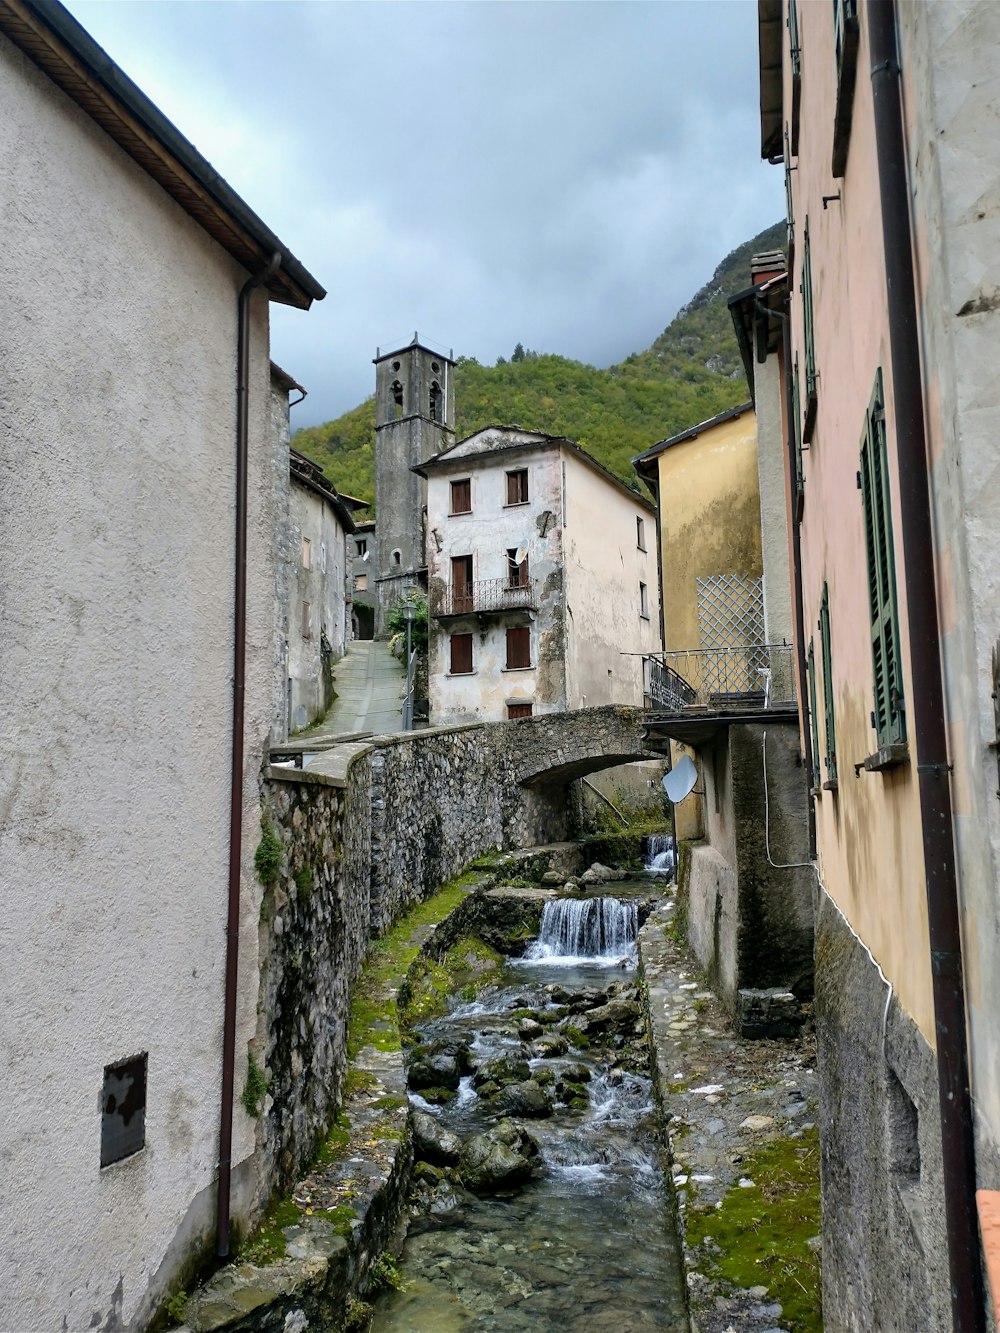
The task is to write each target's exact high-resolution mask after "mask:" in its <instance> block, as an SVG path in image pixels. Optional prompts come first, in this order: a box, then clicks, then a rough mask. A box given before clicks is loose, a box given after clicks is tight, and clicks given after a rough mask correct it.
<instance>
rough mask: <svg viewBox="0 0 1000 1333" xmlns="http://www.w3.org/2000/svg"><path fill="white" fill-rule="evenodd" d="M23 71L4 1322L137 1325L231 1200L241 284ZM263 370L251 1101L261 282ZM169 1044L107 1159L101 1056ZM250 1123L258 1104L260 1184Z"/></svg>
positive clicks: (13, 477) (260, 735) (4, 533)
mask: <svg viewBox="0 0 1000 1333" xmlns="http://www.w3.org/2000/svg"><path fill="white" fill-rule="evenodd" d="M0 66H2V76H0V178H2V179H3V180H4V181H6V182H7V183H8V185H9V187H10V188H8V190H7V191H6V192H5V194H4V196H3V199H2V202H0V213H2V218H3V228H4V247H5V256H6V260H5V262H6V279H5V283H4V314H3V318H2V320H0V364H2V366H3V387H2V396H3V410H2V412H0V449H2V453H0V467H2V485H3V495H4V500H3V505H2V507H0V571H2V573H0V578H2V580H3V604H4V609H5V631H4V635H3V637H2V648H0V653H2V661H0V680H2V682H3V686H2V688H3V693H4V704H3V707H2V708H0V746H2V750H3V754H4V765H3V775H2V777H0V882H2V883H3V885H4V890H5V892H4V912H3V917H2V931H3V952H4V956H5V958H6V959H7V966H6V967H5V972H4V975H5V980H6V985H5V987H4V1002H3V1004H2V1005H0V1068H2V1071H3V1072H2V1076H3V1080H4V1086H5V1102H6V1106H7V1110H8V1114H6V1115H5V1117H4V1118H3V1128H2V1130H0V1141H2V1157H3V1162H4V1168H3V1173H2V1179H0V1214H2V1221H3V1234H4V1243H3V1245H2V1247H0V1326H2V1327H3V1328H9V1329H15V1328H16V1329H25V1330H28V1329H30V1330H36V1329H37V1330H40V1329H56V1328H68V1329H82V1328H89V1327H92V1326H95V1325H97V1324H100V1323H102V1321H107V1323H106V1325H104V1326H108V1327H111V1326H114V1327H122V1328H131V1327H135V1326H137V1325H138V1324H140V1323H142V1322H144V1316H145V1314H146V1313H147V1312H148V1304H147V1300H148V1298H150V1296H151V1295H154V1294H155V1292H156V1289H157V1286H158V1287H159V1291H160V1294H161V1295H162V1284H163V1283H164V1282H167V1281H169V1277H170V1270H171V1267H172V1264H173V1261H174V1259H175V1258H176V1257H178V1256H177V1253H176V1251H171V1246H172V1243H173V1242H174V1240H175V1237H176V1236H177V1235H178V1232H179V1231H180V1230H182V1229H184V1228H188V1229H189V1231H190V1232H191V1233H196V1232H197V1231H198V1229H199V1227H200V1226H201V1225H202V1222H205V1223H207V1224H208V1225H210V1224H211V1209H212V1206H213V1194H214V1190H213V1185H212V1182H213V1178H214V1172H215V1165H216V1160H217V1155H218V1121H219V1086H220V1076H221V1054H220V1052H221V1030H222V1010H223V970H224V960H225V946H226V933H225V915H226V888H227V875H228V869H227V867H228V857H227V849H228V822H229V782H228V772H229V762H230V760H229V755H230V727H231V715H232V704H231V672H232V629H231V626H232V600H233V563H234V562H233V522H234V518H233V515H234V448H235V445H234V437H235V401H236V301H237V294H238V291H239V288H240V286H241V284H242V283H243V281H245V278H246V274H245V273H244V272H243V271H242V270H241V269H240V268H239V267H238V266H237V265H236V264H235V263H233V261H232V260H231V259H230V258H229V257H228V256H227V255H226V254H225V253H224V252H223V251H222V250H221V249H220V248H219V247H218V246H217V245H216V244H215V243H214V242H212V241H210V240H209V239H208V238H207V237H206V236H205V234H204V233H203V232H202V231H201V230H200V229H199V228H198V227H197V226H196V225H195V224H194V223H193V222H192V221H191V220H190V219H189V218H188V217H187V216H186V215H185V214H183V213H182V212H181V211H180V209H179V208H177V207H176V206H175V205H174V204H173V203H172V202H171V201H170V200H169V199H168V198H167V196H166V195H165V194H164V193H163V191H162V190H161V189H160V188H159V187H157V186H156V185H155V184H153V183H152V182H151V181H150V180H149V179H148V178H147V177H146V176H145V175H144V173H143V172H142V171H141V170H140V169H139V168H138V167H137V166H136V165H135V164H134V163H133V162H132V161H131V160H129V159H127V158H126V157H125V156H124V155H123V154H122V153H121V151H120V150H119V149H118V148H117V147H115V146H114V145H113V144H112V143H111V142H110V141H109V140H107V139H106V138H105V137H104V136H103V134H102V133H101V132H100V131H99V130H98V129H97V128H96V127H95V126H94V125H93V123H92V122H91V121H90V120H89V119H88V118H87V117H85V116H84V114H83V113H82V112H81V111H79V110H78V109H77V108H76V106H74V105H72V104H70V103H69V102H68V101H67V99H66V98H65V97H64V96H63V95H62V94H61V93H60V92H58V91H57V90H56V89H55V88H54V87H53V86H52V85H51V84H49V83H48V81H47V80H46V79H45V78H44V77H43V76H42V75H40V74H39V73H38V72H37V71H36V70H35V69H34V67H33V66H31V65H29V64H28V62H27V61H26V60H25V59H24V58H23V57H22V56H21V55H20V54H19V53H17V52H15V51H14V50H13V49H12V48H11V47H10V45H9V44H8V42H7V41H6V39H4V38H2V37H0ZM251 367H252V383H251V386H250V390H251V391H250V414H251V415H250V469H251V470H250V522H249V555H248V566H249V606H248V623H249V642H248V658H247V722H246V739H247V751H246V765H245V770H244V772H245V778H244V797H245V815H244V821H243V858H244V874H243V909H242V913H241V926H240V950H241V985H240V999H239V1013H238V1025H237V1061H236V1080H237V1082H236V1091H237V1097H238V1096H239V1092H240V1090H241V1089H242V1085H243V1080H244V1077H245V1072H246V1058H247V1057H246V1052H247V1041H248V1039H249V1038H250V1037H251V1036H252V1034H253V1032H254V1029H255V1026H256V1000H257V982H256V975H257V966H256V950H257V944H256V939H257V915H258V908H259V898H258V893H257V887H256V884H255V882H254V878H253V853H254V848H255V846H256V844H257V841H258V838H259V806H258V792H257V774H258V772H259V769H260V763H261V756H262V748H263V744H264V741H265V739H266V736H267V732H268V725H269V712H270V708H269V696H270V687H271V671H272V638H273V616H272V601H271V598H272V582H271V573H270V565H269V560H270V555H269V552H270V550H271V541H272V537H271V532H272V526H273V514H272V513H271V503H270V499H269V496H270V493H271V487H270V478H269V477H268V475H267V459H268V449H269V444H268V429H269V423H268V352H267V309H266V298H265V297H264V296H263V295H261V296H258V297H257V298H256V300H255V306H254V316H253V339H252V355H251ZM143 1051H148V1053H149V1073H148V1096H147V1109H146V1147H145V1149H144V1150H143V1151H141V1152H140V1153H138V1154H136V1155H135V1156H133V1157H131V1158H129V1159H127V1160H125V1161H123V1162H120V1163H117V1164H115V1165H112V1166H110V1167H108V1168H107V1169H105V1170H101V1168H100V1142H101V1112H100V1097H101V1088H102V1078H103V1069H104V1067H105V1065H107V1064H110V1063H113V1062H115V1061H119V1060H122V1059H124V1058H128V1057H131V1056H134V1055H137V1054H138V1053H140V1052H143ZM253 1140H254V1123H253V1122H252V1121H250V1120H249V1119H248V1118H247V1116H246V1115H245V1113H244V1112H243V1110H242V1108H241V1107H240V1106H239V1103H238V1102H237V1107H236V1121H235V1142H234V1150H235V1151H234V1163H235V1164H236V1176H237V1183H239V1181H240V1179H241V1177H242V1175H243V1171H242V1168H241V1165H240V1164H241V1163H245V1162H246V1160H247V1159H248V1156H249V1155H250V1154H251V1152H252V1149H253ZM161 1262H162V1264H163V1267H162V1269H161ZM158 1270H160V1272H159V1277H158V1278H157V1283H156V1284H154V1289H153V1292H151V1291H150V1284H151V1281H152V1280H153V1278H154V1274H157V1271H158Z"/></svg>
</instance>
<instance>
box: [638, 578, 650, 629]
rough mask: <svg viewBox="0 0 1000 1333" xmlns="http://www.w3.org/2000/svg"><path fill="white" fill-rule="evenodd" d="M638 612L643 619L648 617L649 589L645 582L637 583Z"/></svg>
mask: <svg viewBox="0 0 1000 1333" xmlns="http://www.w3.org/2000/svg"><path fill="white" fill-rule="evenodd" d="M639 614H640V616H642V618H643V619H644V620H648V619H649V589H648V588H647V587H646V585H645V583H640V584H639Z"/></svg>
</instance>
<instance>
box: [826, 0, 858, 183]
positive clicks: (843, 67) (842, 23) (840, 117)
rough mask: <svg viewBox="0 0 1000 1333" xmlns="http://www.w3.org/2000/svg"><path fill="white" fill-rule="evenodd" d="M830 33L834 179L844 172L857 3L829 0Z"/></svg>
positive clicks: (851, 111)
mask: <svg viewBox="0 0 1000 1333" xmlns="http://www.w3.org/2000/svg"><path fill="white" fill-rule="evenodd" d="M833 34H834V42H835V45H836V51H837V105H836V109H835V110H834V113H833V162H832V164H831V171H832V173H833V175H834V176H843V174H844V172H845V171H846V170H847V147H848V144H849V143H850V141H851V120H852V118H853V115H854V84H855V82H856V80H857V74H858V37H859V29H858V0H833Z"/></svg>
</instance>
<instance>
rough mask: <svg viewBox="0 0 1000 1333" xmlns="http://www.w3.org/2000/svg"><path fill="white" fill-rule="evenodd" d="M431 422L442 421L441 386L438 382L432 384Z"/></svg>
mask: <svg viewBox="0 0 1000 1333" xmlns="http://www.w3.org/2000/svg"><path fill="white" fill-rule="evenodd" d="M430 409H431V410H430V418H431V421H440V420H441V385H440V384H438V382H437V380H433V381H432V382H431V401H430Z"/></svg>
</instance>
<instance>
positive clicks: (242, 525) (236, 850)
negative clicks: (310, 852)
mask: <svg viewBox="0 0 1000 1333" xmlns="http://www.w3.org/2000/svg"><path fill="white" fill-rule="evenodd" d="M280 267H281V254H280V252H278V253H275V254H274V255H272V256H271V261H270V263H269V264H268V265H267V267H266V268H263V269H261V270H260V272H259V273H256V274H254V276H253V277H252V278H250V279H248V281H247V282H245V283H244V284H243V287H242V288H241V290H240V295H239V301H238V304H237V342H236V570H235V592H234V598H233V601H234V607H233V735H232V769H231V774H230V788H229V900H228V907H227V914H226V998H225V1007H224V1011H223V1022H222V1097H221V1108H220V1115H219V1188H218V1195H217V1199H216V1233H215V1235H216V1247H215V1252H216V1254H217V1255H218V1256H219V1258H220V1259H225V1258H226V1256H227V1255H228V1254H229V1218H230V1193H231V1191H230V1186H231V1177H232V1152H233V1085H234V1082H235V1067H236V998H237V996H236V982H237V975H238V971H239V956H240V875H241V870H242V858H241V850H242V841H243V724H244V715H245V709H244V703H245V697H246V637H247V460H248V453H249V444H248V440H249V431H250V412H249V400H250V300H251V297H252V296H253V293H254V292H255V291H256V289H257V288H258V287H262V286H264V285H265V284H266V283H267V281H268V280H269V279H270V278H271V277H272V276H273V275H274V274H275V273H277V271H278V269H279V268H280Z"/></svg>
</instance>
